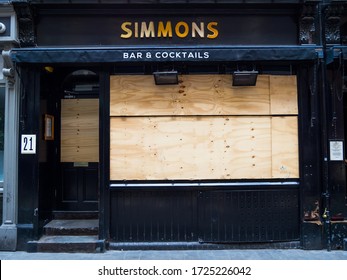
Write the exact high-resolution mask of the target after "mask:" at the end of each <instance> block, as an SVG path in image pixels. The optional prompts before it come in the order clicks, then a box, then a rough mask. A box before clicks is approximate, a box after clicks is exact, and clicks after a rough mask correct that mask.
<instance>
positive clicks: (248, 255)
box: [0, 249, 347, 260]
mask: <svg viewBox="0 0 347 280" xmlns="http://www.w3.org/2000/svg"><path fill="white" fill-rule="evenodd" d="M0 260H347V251H326V250H315V251H311V250H300V249H283V250H282V249H281V250H280V249H256V250H248V249H247V250H234V249H233V250H157V251H154V250H146V251H137V250H131V251H117V250H109V251H106V252H104V253H27V252H22V251H16V252H0Z"/></svg>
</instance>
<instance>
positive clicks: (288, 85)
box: [270, 76, 298, 115]
mask: <svg viewBox="0 0 347 280" xmlns="http://www.w3.org/2000/svg"><path fill="white" fill-rule="evenodd" d="M270 97H271V114H272V115H297V114H298V97H297V84H296V76H270Z"/></svg>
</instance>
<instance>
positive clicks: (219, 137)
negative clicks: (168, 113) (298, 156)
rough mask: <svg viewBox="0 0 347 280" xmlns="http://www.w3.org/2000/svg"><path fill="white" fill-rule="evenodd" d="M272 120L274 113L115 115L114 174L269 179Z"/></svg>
mask: <svg viewBox="0 0 347 280" xmlns="http://www.w3.org/2000/svg"><path fill="white" fill-rule="evenodd" d="M270 122H271V119H270V117H256V118H254V117H131V118H126V117H124V118H122V117H112V118H111V131H110V136H111V154H110V156H111V162H110V166H111V170H110V178H111V180H147V179H152V180H157V179H158V180H160V179H169V180H170V179H241V178H245V179H246V178H247V179H252V178H270V177H271V127H270Z"/></svg>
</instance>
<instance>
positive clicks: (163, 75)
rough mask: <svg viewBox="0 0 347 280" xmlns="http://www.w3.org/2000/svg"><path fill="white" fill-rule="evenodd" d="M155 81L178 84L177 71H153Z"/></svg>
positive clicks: (157, 83) (156, 82) (160, 83)
mask: <svg viewBox="0 0 347 280" xmlns="http://www.w3.org/2000/svg"><path fill="white" fill-rule="evenodd" d="M153 76H154V82H155V84H156V85H177V84H178V73H177V71H157V72H153Z"/></svg>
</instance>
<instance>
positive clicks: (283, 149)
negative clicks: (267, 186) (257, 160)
mask: <svg viewBox="0 0 347 280" xmlns="http://www.w3.org/2000/svg"><path fill="white" fill-rule="evenodd" d="M271 128H272V178H299V147H298V118H297V117H296V116H289V117H272V120H271Z"/></svg>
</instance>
